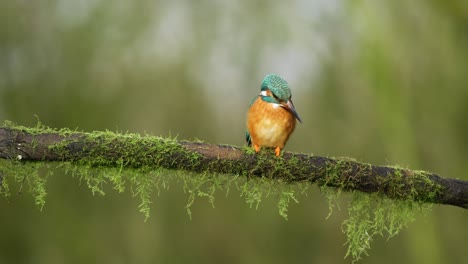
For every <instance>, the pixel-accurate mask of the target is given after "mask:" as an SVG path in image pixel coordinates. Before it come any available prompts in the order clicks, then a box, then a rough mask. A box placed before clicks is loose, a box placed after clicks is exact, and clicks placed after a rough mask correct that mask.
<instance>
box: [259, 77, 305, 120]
mask: <svg viewBox="0 0 468 264" xmlns="http://www.w3.org/2000/svg"><path fill="white" fill-rule="evenodd" d="M260 95H261V96H262V99H263V100H264V101H265V102H268V103H274V104H278V105H279V106H281V107H283V108H284V109H286V110H288V111H289V112H290V113H291V114H293V115H294V116H295V117H296V118H297V120H299V122H301V123H302V120H301V118H300V117H299V115H298V114H297V112H296V109H295V108H294V104H293V102H292V101H291V89H289V85H288V83H287V82H286V81H285V80H284V79H283V78H281V77H280V76H278V75H277V74H274V73H272V74H268V75H267V76H265V78H264V79H263V82H262V87H261V92H260Z"/></svg>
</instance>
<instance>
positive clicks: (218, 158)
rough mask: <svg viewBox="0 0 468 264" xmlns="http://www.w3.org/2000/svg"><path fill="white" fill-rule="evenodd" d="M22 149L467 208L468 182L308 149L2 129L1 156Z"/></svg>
mask: <svg viewBox="0 0 468 264" xmlns="http://www.w3.org/2000/svg"><path fill="white" fill-rule="evenodd" d="M19 155H20V157H21V160H22V161H24V162H31V161H33V162H34V161H42V162H46V161H59V162H60V161H69V162H76V163H80V162H81V163H83V162H84V161H86V162H87V164H91V165H93V166H96V167H98V166H121V164H124V166H126V167H129V168H145V169H156V168H160V167H163V168H167V169H182V170H187V171H195V172H211V173H232V174H237V175H243V176H246V177H252V176H261V177H267V178H277V179H278V178H279V179H282V180H284V181H287V182H297V181H308V182H311V183H317V184H319V185H327V186H331V187H335V188H340V189H343V190H345V191H351V190H358V191H362V192H366V193H380V194H382V195H386V196H388V197H390V198H393V199H407V200H408V199H409V200H414V201H420V202H428V203H438V204H446V205H454V206H458V207H461V208H465V209H466V208H468V181H464V180H459V179H450V178H443V177H441V176H439V175H437V174H434V173H429V172H424V171H413V170H409V169H403V168H396V167H390V166H377V165H371V164H366V163H360V162H356V161H353V160H349V159H334V158H327V157H320V156H313V155H307V154H296V153H289V152H285V153H283V155H282V157H280V158H277V157H275V156H274V155H273V154H272V152H271V151H269V150H265V151H263V152H261V153H259V154H255V153H252V151H248V150H246V149H244V148H239V147H235V146H226V145H214V144H207V143H200V142H189V141H176V140H172V139H163V138H158V137H151V136H139V135H136V134H131V135H122V134H115V133H111V132H93V133H84V132H76V131H69V130H60V131H57V130H52V129H48V128H24V127H15V126H4V127H0V158H3V159H18V157H19ZM0 169H1V168H0Z"/></svg>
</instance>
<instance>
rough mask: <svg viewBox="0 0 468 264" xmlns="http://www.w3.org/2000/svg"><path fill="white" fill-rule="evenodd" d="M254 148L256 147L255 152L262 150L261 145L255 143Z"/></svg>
mask: <svg viewBox="0 0 468 264" xmlns="http://www.w3.org/2000/svg"><path fill="white" fill-rule="evenodd" d="M254 149H255V152H257V153H258V152H259V151H260V146H259V145H255V144H254Z"/></svg>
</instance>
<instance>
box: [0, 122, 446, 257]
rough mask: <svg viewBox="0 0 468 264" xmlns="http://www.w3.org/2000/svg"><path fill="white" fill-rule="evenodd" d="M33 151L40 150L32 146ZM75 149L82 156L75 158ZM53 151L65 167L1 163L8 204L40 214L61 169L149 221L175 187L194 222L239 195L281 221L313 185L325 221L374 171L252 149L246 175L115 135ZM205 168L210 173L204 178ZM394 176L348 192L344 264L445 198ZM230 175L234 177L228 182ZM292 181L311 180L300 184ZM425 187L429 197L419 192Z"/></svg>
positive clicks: (165, 141) (70, 142)
mask: <svg viewBox="0 0 468 264" xmlns="http://www.w3.org/2000/svg"><path fill="white" fill-rule="evenodd" d="M4 127H10V128H15V129H20V130H23V131H26V132H28V133H31V134H33V135H37V134H39V133H44V132H46V133H47V132H53V133H58V134H60V135H62V136H70V135H73V134H74V133H76V131H72V130H68V129H61V130H55V129H51V128H48V127H45V126H43V125H42V124H41V123H40V122H38V125H37V126H36V127H34V128H26V127H21V126H16V125H14V124H12V123H11V122H8V121H6V122H5V123H4ZM32 146H33V148H34V147H35V146H36V143H35V141H34V140H33V144H32ZM74 148H78V149H80V151H78V152H76V153H74V152H73V149H74ZM50 150H51V151H52V152H53V153H55V154H56V155H58V156H59V157H62V158H63V159H64V160H67V161H66V162H65V161H62V162H56V163H53V162H52V163H47V164H44V163H42V162H25V161H23V160H21V159H18V160H0V180H1V184H0V194H2V195H3V196H4V197H6V198H7V199H9V198H10V197H11V195H12V193H15V188H14V187H12V186H15V185H16V186H18V187H17V191H18V192H22V191H23V190H27V191H28V192H29V193H31V194H32V196H33V197H34V201H35V204H36V205H37V206H38V207H39V208H42V207H43V206H44V204H45V198H46V195H47V192H46V188H45V187H46V182H47V179H48V177H49V176H50V175H52V173H53V172H54V171H55V170H56V169H57V168H58V169H61V170H63V171H64V172H65V173H66V174H69V175H72V176H73V177H75V178H78V179H79V182H80V183H81V184H86V186H87V187H88V188H89V189H90V190H91V192H92V194H93V195H94V194H99V195H105V186H107V185H111V186H112V188H113V189H114V190H115V191H117V192H119V193H121V192H124V191H126V190H128V189H130V191H131V192H132V194H133V196H135V197H138V198H139V200H140V202H139V205H138V209H139V211H140V212H141V213H142V214H143V215H144V217H145V220H146V219H147V218H148V217H149V216H150V211H151V208H152V204H153V199H152V198H153V196H154V193H157V194H159V193H160V192H161V191H162V190H167V189H168V188H169V186H170V185H171V183H173V182H181V183H182V185H183V189H184V191H185V193H186V194H187V196H188V198H187V204H186V206H185V208H186V210H187V214H188V215H189V217H190V218H191V217H192V211H191V207H192V205H193V204H194V203H195V201H196V200H197V199H198V198H206V199H207V200H208V202H209V203H210V204H211V206H213V207H214V206H215V197H216V195H217V193H225V195H227V194H228V193H229V192H230V190H231V189H232V188H235V189H237V190H238V192H239V195H240V196H241V197H244V199H245V202H246V203H247V204H248V205H249V207H251V208H253V207H254V208H256V209H257V208H258V207H259V206H260V205H261V203H262V201H263V200H264V199H267V198H274V199H277V201H278V213H279V215H280V216H282V217H283V218H285V219H288V208H289V205H290V203H291V202H295V203H298V202H299V200H298V196H299V195H304V194H307V189H308V188H309V186H311V182H314V181H315V182H316V183H317V184H318V186H319V187H320V190H321V192H322V193H323V194H324V196H325V198H326V199H327V200H328V204H329V215H328V216H327V218H328V217H329V216H330V215H331V214H332V212H333V210H334V209H335V208H338V209H340V205H339V204H340V200H341V197H342V196H343V195H342V192H343V191H348V190H351V189H353V188H354V187H355V183H356V182H357V181H359V180H361V179H365V178H366V177H368V176H369V175H371V173H372V166H371V165H370V164H365V163H357V162H356V161H354V160H350V159H347V158H339V159H330V160H327V161H326V166H320V168H314V167H313V166H312V165H311V166H310V167H307V166H299V165H298V164H299V159H298V157H296V156H289V158H288V159H283V156H282V157H275V156H274V154H273V152H272V151H271V149H262V150H261V151H260V153H255V152H254V151H253V150H252V149H251V148H244V149H243V150H244V152H245V154H246V158H247V159H254V161H255V162H256V163H255V164H256V166H255V167H254V168H252V169H249V170H246V169H245V168H243V167H242V165H236V163H233V162H229V160H226V161H216V162H213V163H210V164H203V157H201V156H200V155H198V154H196V153H193V152H189V151H187V150H185V149H184V148H183V147H182V146H181V144H179V142H177V141H175V140H174V139H171V138H161V137H150V136H141V135H139V134H131V133H126V134H118V133H114V132H110V131H104V132H92V133H85V134H80V135H79V136H78V137H76V136H74V137H69V139H67V140H63V141H61V142H60V143H57V144H55V145H52V146H50ZM116 153H118V155H117V154H116ZM283 155H285V154H284V153H283ZM168 156H169V157H171V159H167V157H168ZM180 164H184V165H183V166H180ZM184 166H185V167H184ZM202 166H205V167H203V169H200V170H199V168H202ZM165 168H175V169H176V170H169V169H165ZM185 168H187V169H190V170H192V171H197V170H199V171H206V170H208V171H209V170H210V169H213V170H215V171H219V172H221V173H216V174H214V173H207V172H203V173H197V172H189V171H186V170H184V169H185ZM394 169H395V170H394V174H393V175H386V176H382V177H380V181H381V182H380V183H379V186H385V188H382V189H379V190H376V192H375V193H374V194H364V193H361V192H359V191H352V192H351V200H350V202H349V204H348V205H347V208H348V212H349V218H348V219H347V220H345V221H344V222H343V225H342V230H343V232H344V233H345V235H346V237H347V242H346V244H347V246H348V250H347V253H346V256H351V257H352V258H353V260H354V261H355V260H359V259H360V258H361V257H362V255H363V254H367V252H368V250H369V249H370V248H371V241H372V240H373V239H374V238H375V236H376V235H380V236H385V237H388V238H390V237H393V236H395V235H397V234H398V233H399V232H400V231H401V230H402V229H403V228H404V227H406V226H407V225H408V223H410V222H411V221H413V220H414V218H415V215H416V214H417V213H419V212H425V211H426V209H427V208H428V206H427V205H426V204H424V203H425V202H431V201H432V199H434V198H435V197H437V195H438V194H439V192H440V190H441V189H440V186H438V185H436V184H435V183H433V182H432V181H431V180H430V179H429V174H428V173H427V172H424V171H409V170H406V169H403V168H399V167H394ZM227 172H236V173H237V174H236V175H232V174H225V173H227ZM295 175H309V176H308V177H307V178H304V179H300V180H302V181H299V182H298V180H299V179H297V178H295V177H296V176H295ZM317 175H325V177H317ZM421 186H424V187H425V189H423V190H421ZM384 193H385V194H386V195H389V196H390V197H392V198H393V199H390V198H387V196H384Z"/></svg>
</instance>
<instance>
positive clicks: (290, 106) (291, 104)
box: [284, 100, 302, 123]
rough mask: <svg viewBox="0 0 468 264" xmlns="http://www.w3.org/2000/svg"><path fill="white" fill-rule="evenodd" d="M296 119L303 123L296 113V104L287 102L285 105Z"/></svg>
mask: <svg viewBox="0 0 468 264" xmlns="http://www.w3.org/2000/svg"><path fill="white" fill-rule="evenodd" d="M284 106H285V107H286V108H287V109H288V110H289V111H290V112H291V113H292V114H293V115H294V116H295V117H296V118H297V120H299V122H301V123H302V120H301V118H300V117H299V114H298V113H297V112H296V109H295V108H294V104H293V102H292V101H291V100H289V101H287V102H286V105H284Z"/></svg>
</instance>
